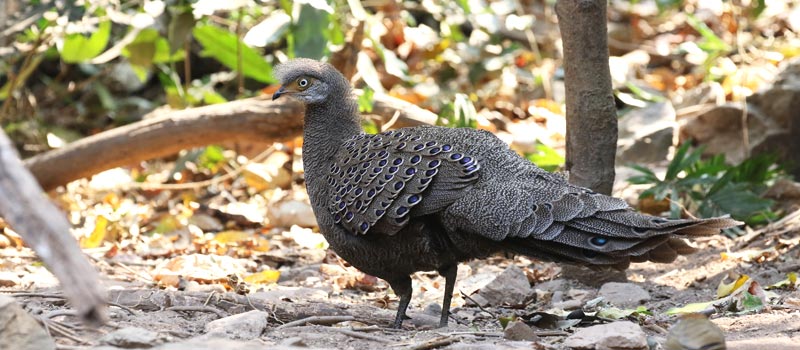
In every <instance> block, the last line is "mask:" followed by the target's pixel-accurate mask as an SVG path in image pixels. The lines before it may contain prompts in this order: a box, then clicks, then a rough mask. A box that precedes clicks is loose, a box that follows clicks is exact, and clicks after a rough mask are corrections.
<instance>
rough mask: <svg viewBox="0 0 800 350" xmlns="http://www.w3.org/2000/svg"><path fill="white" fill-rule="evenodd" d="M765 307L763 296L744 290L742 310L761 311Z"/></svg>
mask: <svg viewBox="0 0 800 350" xmlns="http://www.w3.org/2000/svg"><path fill="white" fill-rule="evenodd" d="M762 308H764V302H763V301H762V300H761V298H759V297H757V296H755V295H753V294H750V293H748V292H744V297H743V298H742V310H741V311H743V312H747V311H759V310H761V309H762Z"/></svg>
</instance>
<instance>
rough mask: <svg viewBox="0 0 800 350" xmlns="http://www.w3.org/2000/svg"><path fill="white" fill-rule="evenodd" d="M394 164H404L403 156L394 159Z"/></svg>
mask: <svg viewBox="0 0 800 350" xmlns="http://www.w3.org/2000/svg"><path fill="white" fill-rule="evenodd" d="M392 164H394V165H400V164H403V158H395V159H394V161H393V162H392Z"/></svg>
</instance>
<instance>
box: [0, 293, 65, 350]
mask: <svg viewBox="0 0 800 350" xmlns="http://www.w3.org/2000/svg"><path fill="white" fill-rule="evenodd" d="M55 348H56V344H55V342H54V341H53V339H52V338H50V335H48V334H47V332H46V331H45V330H44V329H43V328H42V327H41V326H40V325H39V322H36V320H35V319H34V318H33V317H32V316H31V315H29V314H28V313H27V312H25V310H23V309H22V307H21V306H20V305H19V304H17V302H16V301H15V300H14V298H12V297H10V296H5V295H0V350H49V349H55Z"/></svg>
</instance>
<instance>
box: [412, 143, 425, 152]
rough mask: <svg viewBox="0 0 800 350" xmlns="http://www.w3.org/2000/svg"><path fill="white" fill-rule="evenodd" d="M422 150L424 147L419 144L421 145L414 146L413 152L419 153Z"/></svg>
mask: <svg viewBox="0 0 800 350" xmlns="http://www.w3.org/2000/svg"><path fill="white" fill-rule="evenodd" d="M423 148H425V145H423V144H421V143H420V144H418V145H416V146H414V150H415V151H420V150H422V149H423Z"/></svg>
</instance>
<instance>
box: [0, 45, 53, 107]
mask: <svg viewBox="0 0 800 350" xmlns="http://www.w3.org/2000/svg"><path fill="white" fill-rule="evenodd" d="M44 57H45V55H43V54H38V55H35V56H33V59H31V61H30V64H28V65H27V66H25V67H23V68H22V71H20V72H19V73H18V74H17V76H16V81H14V86H16V87H17V88H19V87H20V86H25V82H26V81H28V78H29V77H30V76H31V74H32V73H33V72H34V71H36V68H37V67H39V63H41V62H42V59H43V58H44ZM11 83H12V82H11V80H9V81H7V82H6V83H5V84H4V85H3V87H2V88H0V101H2V100H5V99H7V98H8V94H9V93H11Z"/></svg>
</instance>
